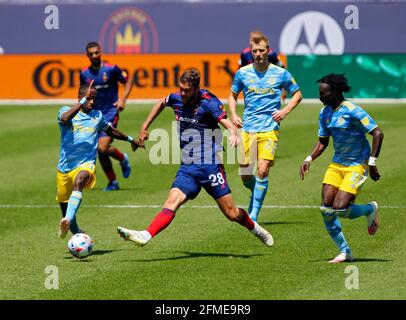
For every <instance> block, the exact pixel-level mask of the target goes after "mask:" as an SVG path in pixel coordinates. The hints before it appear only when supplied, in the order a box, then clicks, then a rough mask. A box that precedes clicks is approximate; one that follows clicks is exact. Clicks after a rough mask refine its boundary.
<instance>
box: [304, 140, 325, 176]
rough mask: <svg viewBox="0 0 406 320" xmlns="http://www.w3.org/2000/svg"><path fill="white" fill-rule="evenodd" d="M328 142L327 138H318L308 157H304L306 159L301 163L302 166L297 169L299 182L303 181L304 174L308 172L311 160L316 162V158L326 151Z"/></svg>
mask: <svg viewBox="0 0 406 320" xmlns="http://www.w3.org/2000/svg"><path fill="white" fill-rule="evenodd" d="M329 140H330V138H329V137H319V140H318V141H317V143H316V145H315V146H314V148H313V151H312V152H311V154H310V155H308V156H307V157H306V159H305V160H304V161H303V163H302V165H301V166H300V168H299V176H300V180H304V175H305V173H306V172H308V171H309V170H310V163H311V162H312V161H313V160H316V158H317V157H319V156H320V155H321V154H322V153H323V152H324V150H326V148H327V147H328V143H329Z"/></svg>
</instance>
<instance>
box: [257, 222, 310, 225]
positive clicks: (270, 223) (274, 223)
mask: <svg viewBox="0 0 406 320" xmlns="http://www.w3.org/2000/svg"><path fill="white" fill-rule="evenodd" d="M308 223H311V222H310V221H274V222H260V223H259V224H260V225H264V226H272V225H277V224H308Z"/></svg>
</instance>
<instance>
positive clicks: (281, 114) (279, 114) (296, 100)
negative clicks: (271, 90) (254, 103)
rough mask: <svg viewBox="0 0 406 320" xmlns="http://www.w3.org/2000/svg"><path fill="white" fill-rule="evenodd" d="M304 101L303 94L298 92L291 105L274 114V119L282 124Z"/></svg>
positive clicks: (291, 100)
mask: <svg viewBox="0 0 406 320" xmlns="http://www.w3.org/2000/svg"><path fill="white" fill-rule="evenodd" d="M302 99H303V96H302V92H301V91H300V90H297V91H296V92H295V93H293V95H292V99H290V101H289V103H288V104H287V105H286V107H285V108H283V109H281V110H278V111H275V112H274V113H272V118H273V119H274V120H275V121H276V122H281V121H282V120H283V119H285V117H286V116H287V115H288V114H289V113H290V112H291V111H292V110H293V109H295V108H296V107H297V106H298V104H299V103H300V101H302Z"/></svg>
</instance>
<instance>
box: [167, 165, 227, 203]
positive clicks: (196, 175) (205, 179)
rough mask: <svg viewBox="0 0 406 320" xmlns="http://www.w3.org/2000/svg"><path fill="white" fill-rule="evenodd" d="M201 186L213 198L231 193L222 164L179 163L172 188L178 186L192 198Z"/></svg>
mask: <svg viewBox="0 0 406 320" xmlns="http://www.w3.org/2000/svg"><path fill="white" fill-rule="evenodd" d="M202 187H203V188H204V189H205V190H206V192H207V193H208V194H209V195H210V196H212V197H213V198H214V199H215V200H217V199H219V198H221V197H222V196H225V195H226V194H229V193H231V190H230V187H229V186H228V183H227V178H226V172H225V170H224V165H222V164H181V166H180V168H179V170H178V172H177V174H176V178H175V181H174V182H173V184H172V188H179V189H180V190H181V191H182V192H183V193H184V194H185V195H186V197H187V198H188V199H194V198H196V197H197V195H198V194H199V192H200V190H201V189H202Z"/></svg>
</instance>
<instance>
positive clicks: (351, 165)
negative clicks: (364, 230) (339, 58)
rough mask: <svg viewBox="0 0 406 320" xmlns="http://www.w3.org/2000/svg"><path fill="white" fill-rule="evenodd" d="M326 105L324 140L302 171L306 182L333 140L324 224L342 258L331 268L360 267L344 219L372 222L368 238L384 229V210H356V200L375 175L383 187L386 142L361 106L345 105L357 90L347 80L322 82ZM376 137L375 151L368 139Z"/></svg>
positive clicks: (332, 78) (321, 136) (328, 77)
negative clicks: (351, 263)
mask: <svg viewBox="0 0 406 320" xmlns="http://www.w3.org/2000/svg"><path fill="white" fill-rule="evenodd" d="M317 82H319V83H320V88H319V90H320V101H321V102H322V103H323V104H324V107H323V108H322V109H321V112H320V117H319V133H318V134H319V140H318V142H317V143H316V145H315V146H314V148H313V151H312V152H311V154H310V155H309V156H307V157H306V159H305V160H304V162H303V164H302V165H301V166H300V172H299V174H300V178H301V179H302V180H303V179H304V174H305V173H306V172H307V171H309V168H310V163H311V162H312V161H313V160H315V159H316V158H317V157H319V156H320V155H321V154H322V153H323V152H324V150H325V149H326V148H327V146H328V144H329V140H330V137H332V138H333V143H334V151H335V153H334V156H333V159H332V163H331V164H330V165H329V167H328V169H327V171H326V174H325V176H324V179H323V188H322V201H323V202H322V205H321V207H320V210H321V214H322V216H323V220H324V224H325V227H326V229H327V232H328V233H329V235H330V237H331V238H332V240H333V241H334V242H335V244H336V245H337V247H338V249H339V250H340V254H339V255H338V256H337V257H335V258H334V259H332V260H330V261H329V262H330V263H340V262H346V261H354V256H353V255H352V252H351V249H350V247H349V245H348V243H347V241H346V240H345V237H344V233H343V232H342V229H341V224H340V221H339V219H338V218H339V217H340V218H348V219H355V218H358V217H361V216H365V217H366V218H367V223H368V233H369V234H370V235H374V234H375V232H376V230H377V229H378V204H377V203H376V202H375V201H371V202H369V203H368V204H355V203H354V201H355V197H356V195H357V194H358V193H359V192H360V190H361V186H362V185H363V183H364V182H365V180H366V179H367V178H368V171H369V175H370V177H371V179H372V180H374V181H377V180H379V178H380V174H379V172H378V169H377V167H376V160H377V158H378V156H379V153H380V150H381V145H382V141H383V132H382V130H381V129H380V128H379V127H378V125H377V124H376V123H375V121H374V120H373V119H372V118H371V116H370V115H369V114H368V113H367V112H366V111H365V110H363V109H362V108H361V107H360V106H358V105H356V104H355V103H353V102H351V101H350V100H347V99H344V96H343V93H344V92H348V91H350V89H351V87H350V86H349V85H348V83H347V79H346V78H345V76H344V75H342V74H329V75H326V76H325V77H323V78H321V79H319V80H318V81H317ZM367 133H368V134H370V135H372V151H371V148H370V146H369V143H368V140H367V139H366V137H365V135H366V134H367Z"/></svg>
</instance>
